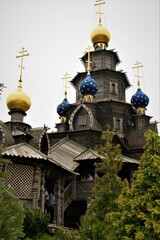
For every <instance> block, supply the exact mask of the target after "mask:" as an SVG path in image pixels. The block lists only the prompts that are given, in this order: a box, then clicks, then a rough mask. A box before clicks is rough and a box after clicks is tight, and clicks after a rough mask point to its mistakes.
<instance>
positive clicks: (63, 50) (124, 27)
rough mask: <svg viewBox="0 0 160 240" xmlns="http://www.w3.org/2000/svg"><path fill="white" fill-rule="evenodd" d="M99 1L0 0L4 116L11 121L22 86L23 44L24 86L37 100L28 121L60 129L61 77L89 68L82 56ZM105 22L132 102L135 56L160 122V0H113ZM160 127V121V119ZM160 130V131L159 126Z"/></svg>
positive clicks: (150, 111)
mask: <svg viewBox="0 0 160 240" xmlns="http://www.w3.org/2000/svg"><path fill="white" fill-rule="evenodd" d="M94 3H95V0H48V1H47V0H41V1H40V0H19V1H16V0H10V1H9V0H0V29H1V37H0V82H1V83H4V84H5V86H6V88H5V89H4V92H3V93H2V96H1V100H0V119H1V120H2V121H4V122H5V121H9V120H10V116H9V115H8V109H7V107H6V98H7V96H8V95H9V94H10V93H11V92H13V91H15V90H16V89H17V84H18V80H19V68H18V65H19V64H20V60H19V59H17V58H16V55H18V52H19V51H20V50H21V48H22V47H24V48H25V49H27V50H28V53H29V54H30V56H29V57H26V58H25V59H24V66H25V70H24V71H23V90H24V91H25V92H26V93H27V94H28V95H29V96H30V98H31V101H32V105H31V108H30V110H28V112H27V116H26V117H25V119H24V121H25V122H26V123H28V124H30V125H31V126H32V127H41V126H43V125H44V124H46V125H47V126H48V127H50V128H51V130H53V131H55V128H54V127H55V123H58V122H59V116H58V114H57V113H56V108H57V105H58V104H59V103H61V102H62V100H63V98H64V90H63V81H62V79H61V78H62V77H63V74H64V73H65V72H68V73H70V75H71V77H72V78H73V77H74V76H75V75H76V73H77V72H81V71H84V68H83V65H82V63H81V61H80V58H81V57H82V56H83V52H84V50H85V48H86V47H87V46H88V45H90V46H91V45H92V44H91V42H90V34H91V31H92V30H93V28H95V27H96V26H97V22H98V20H97V14H96V12H97V8H96V7H94ZM102 11H103V13H104V14H103V17H102V22H103V25H104V26H106V27H107V28H108V30H109V31H110V33H111V41H110V43H109V47H108V49H115V51H117V52H118V55H119V58H120V60H121V64H120V65H119V66H118V67H117V70H120V69H123V70H124V71H125V72H126V73H127V76H128V78H129V81H130V83H131V85H132V87H131V88H130V89H128V90H127V92H126V95H127V102H130V99H131V96H132V95H133V94H134V93H135V92H136V90H137V83H136V79H135V77H134V72H133V69H132V66H133V64H134V63H135V61H137V60H138V61H140V62H141V63H142V64H143V65H144V68H143V71H142V76H143V77H142V79H141V88H142V90H143V92H145V93H146V94H147V95H148V96H149V98H150V103H149V106H148V107H147V112H146V114H147V115H149V116H153V118H152V121H154V120H157V121H160V76H159V65H160V62H159V59H160V58H159V56H160V47H159V45H160V38H159V36H160V26H159V20H160V19H159V14H160V1H159V0H108V1H107V2H106V4H105V5H103V6H102ZM68 100H69V102H70V103H73V102H74V101H75V90H74V89H73V87H72V86H71V85H70V84H69V85H68ZM159 129H160V124H159ZM159 132H160V130H159Z"/></svg>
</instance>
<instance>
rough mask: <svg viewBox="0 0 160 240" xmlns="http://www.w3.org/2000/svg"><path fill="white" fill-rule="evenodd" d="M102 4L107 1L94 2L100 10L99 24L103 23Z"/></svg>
mask: <svg viewBox="0 0 160 240" xmlns="http://www.w3.org/2000/svg"><path fill="white" fill-rule="evenodd" d="M102 4H105V1H103V0H96V3H95V4H94V6H98V12H97V14H98V16H99V25H102V19H101V15H102V14H103V13H102V12H101V5H102Z"/></svg>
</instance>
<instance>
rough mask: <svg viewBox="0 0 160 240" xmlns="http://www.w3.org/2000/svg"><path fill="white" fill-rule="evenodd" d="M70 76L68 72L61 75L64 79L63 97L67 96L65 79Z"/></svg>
mask: <svg viewBox="0 0 160 240" xmlns="http://www.w3.org/2000/svg"><path fill="white" fill-rule="evenodd" d="M69 78H71V77H70V75H69V73H67V72H66V73H65V74H64V75H63V77H62V80H64V97H65V98H67V81H68V79H69Z"/></svg>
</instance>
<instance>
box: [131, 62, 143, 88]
mask: <svg viewBox="0 0 160 240" xmlns="http://www.w3.org/2000/svg"><path fill="white" fill-rule="evenodd" d="M142 67H143V65H141V63H140V62H138V61H136V63H134V65H133V67H132V68H133V69H137V75H135V77H137V78H138V80H137V85H138V88H140V78H141V76H140V74H139V68H142Z"/></svg>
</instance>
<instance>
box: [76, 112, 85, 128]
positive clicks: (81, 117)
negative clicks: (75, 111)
mask: <svg viewBox="0 0 160 240" xmlns="http://www.w3.org/2000/svg"><path fill="white" fill-rule="evenodd" d="M86 124H87V116H86V113H84V114H81V115H79V117H78V125H79V126H84V125H86Z"/></svg>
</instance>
